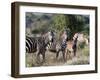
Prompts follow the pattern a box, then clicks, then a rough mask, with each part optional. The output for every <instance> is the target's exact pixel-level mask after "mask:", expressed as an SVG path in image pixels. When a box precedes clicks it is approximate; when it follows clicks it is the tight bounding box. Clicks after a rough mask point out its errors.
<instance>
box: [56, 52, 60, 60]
mask: <svg viewBox="0 0 100 80" xmlns="http://www.w3.org/2000/svg"><path fill="white" fill-rule="evenodd" d="M59 52H60V50H58V51H57V53H56V59H58V56H59Z"/></svg>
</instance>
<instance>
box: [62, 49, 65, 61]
mask: <svg viewBox="0 0 100 80" xmlns="http://www.w3.org/2000/svg"><path fill="white" fill-rule="evenodd" d="M62 55H63V60H64V62H65V60H66V58H65V50H63V51H62Z"/></svg>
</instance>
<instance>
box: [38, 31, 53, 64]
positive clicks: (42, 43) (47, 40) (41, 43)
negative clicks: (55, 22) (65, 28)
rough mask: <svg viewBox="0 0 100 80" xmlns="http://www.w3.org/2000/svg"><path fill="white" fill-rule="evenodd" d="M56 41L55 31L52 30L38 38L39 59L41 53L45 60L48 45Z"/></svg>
mask: <svg viewBox="0 0 100 80" xmlns="http://www.w3.org/2000/svg"><path fill="white" fill-rule="evenodd" d="M53 41H54V33H53V32H52V31H49V32H47V33H45V34H42V35H41V37H39V38H38V42H37V43H38V54H37V58H38V59H39V56H40V54H41V55H42V57H43V62H45V52H46V50H47V47H48V45H49V46H51V44H52V43H53Z"/></svg>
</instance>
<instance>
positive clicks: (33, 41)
mask: <svg viewBox="0 0 100 80" xmlns="http://www.w3.org/2000/svg"><path fill="white" fill-rule="evenodd" d="M79 34H80V33H76V34H75V35H74V37H73V41H72V45H71V48H69V47H68V46H69V44H68V34H67V32H66V31H64V32H63V33H62V34H61V36H60V41H56V37H55V36H56V34H55V32H53V31H49V32H47V33H45V34H41V36H40V37H28V36H26V41H25V43H26V53H34V52H36V51H37V59H38V58H39V56H40V55H42V57H43V62H44V61H45V53H46V51H47V50H49V48H50V47H51V46H52V44H55V45H54V46H55V47H54V48H53V49H55V52H56V59H57V58H58V57H59V53H60V52H62V55H63V60H64V61H65V60H66V53H67V52H68V51H70V52H71V54H73V55H74V56H76V51H77V42H78V37H79ZM58 42H59V43H58ZM58 44H59V47H58Z"/></svg>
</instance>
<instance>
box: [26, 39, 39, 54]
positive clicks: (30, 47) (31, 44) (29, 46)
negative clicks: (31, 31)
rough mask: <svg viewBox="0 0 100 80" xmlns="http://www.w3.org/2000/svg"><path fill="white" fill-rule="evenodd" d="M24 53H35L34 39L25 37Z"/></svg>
mask: <svg viewBox="0 0 100 80" xmlns="http://www.w3.org/2000/svg"><path fill="white" fill-rule="evenodd" d="M25 43H26V53H33V52H36V51H37V39H36V38H35V37H26V41H25Z"/></svg>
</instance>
